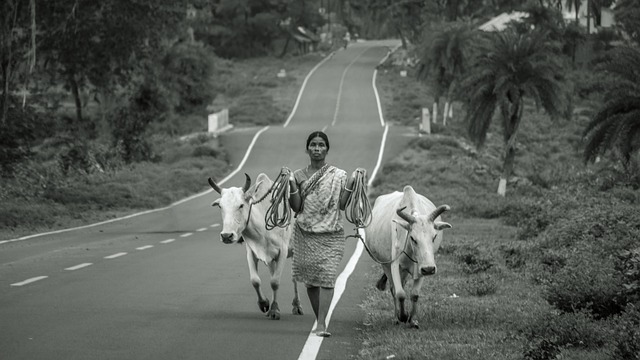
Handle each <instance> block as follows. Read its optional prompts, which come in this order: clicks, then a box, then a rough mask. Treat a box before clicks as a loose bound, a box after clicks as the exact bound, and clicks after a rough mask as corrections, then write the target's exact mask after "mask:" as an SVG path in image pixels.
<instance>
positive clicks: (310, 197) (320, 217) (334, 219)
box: [289, 131, 354, 337]
mask: <svg viewBox="0 0 640 360" xmlns="http://www.w3.org/2000/svg"><path fill="white" fill-rule="evenodd" d="M306 152H307V154H308V155H309V160H310V162H309V165H307V166H306V167H305V168H302V169H298V170H296V171H294V172H292V173H291V175H290V178H289V183H290V197H289V203H290V205H291V209H292V210H293V211H295V213H296V221H295V225H294V233H293V239H292V241H293V249H294V250H293V253H294V255H293V271H292V272H293V277H294V279H295V280H296V281H299V282H302V283H304V284H305V285H306V287H307V294H308V295H309V301H310V302H311V307H312V308H313V312H314V313H315V315H316V321H317V326H316V328H315V329H314V331H313V332H314V333H315V334H316V335H318V336H323V337H328V336H331V334H330V333H329V332H328V331H327V324H326V318H327V312H328V311H329V306H330V305H331V300H332V298H333V289H334V286H335V281H336V273H337V269H338V265H339V264H340V261H341V260H342V256H343V254H344V246H345V238H344V229H343V226H342V214H341V211H342V210H344V208H345V205H346V204H347V201H348V200H349V197H350V196H351V193H352V192H353V186H354V176H351V178H350V179H347V173H346V171H344V170H342V169H339V168H337V167H335V166H332V165H329V164H327V162H326V160H325V158H326V156H327V153H328V152H329V139H328V138H327V135H326V134H325V133H323V132H322V131H315V132H313V133H311V134H310V135H309V137H308V138H307V145H306Z"/></svg>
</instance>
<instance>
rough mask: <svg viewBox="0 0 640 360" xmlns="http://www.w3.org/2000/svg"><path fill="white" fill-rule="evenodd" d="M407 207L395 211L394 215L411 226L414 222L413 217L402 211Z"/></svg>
mask: <svg viewBox="0 0 640 360" xmlns="http://www.w3.org/2000/svg"><path fill="white" fill-rule="evenodd" d="M406 208H407V207H406V206H405V207H403V208H401V209H398V210H396V214H398V216H400V217H401V218H402V219H403V220H404V221H406V222H408V223H409V224H413V223H415V222H416V218H415V217H413V215H409V214H406V213H404V212H403V210H404V209H406Z"/></svg>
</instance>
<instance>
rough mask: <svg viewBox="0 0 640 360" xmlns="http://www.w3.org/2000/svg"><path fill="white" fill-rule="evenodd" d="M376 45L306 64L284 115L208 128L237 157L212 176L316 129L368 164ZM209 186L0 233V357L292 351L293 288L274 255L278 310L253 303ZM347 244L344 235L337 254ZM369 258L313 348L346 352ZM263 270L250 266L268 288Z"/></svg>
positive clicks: (254, 165) (372, 151)
mask: <svg viewBox="0 0 640 360" xmlns="http://www.w3.org/2000/svg"><path fill="white" fill-rule="evenodd" d="M389 46H390V43H388V42H378V43H375V42H372V43H358V44H354V46H350V47H349V48H348V49H347V50H344V51H339V52H337V53H336V54H335V55H333V56H332V57H331V58H330V59H327V61H325V62H324V63H323V64H322V66H320V67H318V68H317V69H316V70H315V72H314V73H313V74H312V75H311V76H310V77H309V80H308V83H307V86H306V88H305V89H304V92H303V94H302V96H301V97H300V102H299V104H298V107H297V110H296V112H295V114H294V116H293V117H292V118H291V121H290V122H289V123H288V124H287V126H271V127H269V128H268V129H266V130H264V131H262V130H263V128H250V129H233V130H231V131H230V132H228V133H225V134H222V135H221V136H220V141H221V143H223V144H224V145H225V148H227V149H228V151H229V153H230V154H229V155H230V160H231V163H232V164H233V167H235V166H240V165H241V164H242V168H241V169H238V170H239V171H238V172H237V173H234V174H233V175H232V176H230V177H229V178H228V179H225V180H226V181H225V182H224V184H222V187H230V186H240V185H241V184H242V183H243V182H244V173H247V174H249V175H250V176H251V177H252V178H253V179H255V177H256V176H257V175H258V174H259V173H261V172H264V173H265V174H267V175H269V176H271V177H274V176H275V175H277V174H278V172H279V170H280V168H281V167H283V166H286V167H289V168H292V169H295V168H300V167H303V166H304V165H306V162H307V160H308V158H307V155H306V154H305V153H304V142H305V140H306V136H307V135H308V134H309V133H310V132H311V131H313V130H317V129H326V132H327V134H328V135H329V138H330V141H331V150H330V152H329V156H328V158H327V159H328V161H329V162H330V163H333V164H334V165H336V166H338V167H340V168H343V169H345V170H347V171H348V172H349V173H350V172H351V171H353V170H355V169H356V168H358V167H363V168H365V169H367V171H368V172H369V174H370V175H372V173H373V172H374V170H375V166H376V164H377V163H378V157H379V155H380V153H381V152H380V144H381V143H382V140H383V135H384V134H385V127H384V126H382V125H383V124H382V123H381V119H380V115H379V113H378V105H377V103H376V98H375V93H374V90H373V84H372V78H373V73H374V69H375V66H376V65H377V64H378V62H379V61H380V60H381V59H382V58H383V57H384V56H385V55H386V53H387V51H388V48H389ZM256 116H259V114H256ZM231 122H233V119H231ZM259 131H262V132H261V133H260V136H258V137H257V138H256V134H257V133H258V132H259ZM412 131H413V130H412V129H406V128H400V127H393V126H391V127H390V128H389V130H388V132H387V136H386V143H385V147H384V151H383V154H384V157H383V160H387V159H390V158H392V157H393V156H395V155H396V154H397V153H399V152H400V151H401V150H402V149H403V147H404V146H406V143H407V142H408V141H409V140H410V139H411V138H412V137H413V136H414V135H415V134H413V133H412ZM254 139H255V142H254ZM251 144H253V147H251V152H250V154H249V156H247V157H246V161H245V162H244V163H243V160H245V155H246V154H247V150H248V148H249V146H250V145H251ZM202 180H203V183H206V179H202ZM216 180H218V181H220V180H223V179H216ZM216 198H217V194H216V193H213V192H207V193H203V194H201V196H197V197H194V198H192V199H190V200H188V201H184V202H182V203H180V204H177V205H175V206H171V207H168V208H165V209H158V210H157V211H151V212H148V213H146V214H141V215H137V216H133V217H130V218H127V219H124V220H120V221H114V222H110V223H105V224H102V225H97V226H90V227H86V228H82V229H75V230H70V231H66V232H60V233H56V234H50V235H45V236H38V237H33V238H30V239H27V240H24V241H16V242H10V243H4V244H0V324H2V325H0V359H3V360H9V359H256V358H257V359H297V358H299V356H300V354H301V352H302V350H303V347H304V346H305V342H306V340H307V338H308V336H309V331H310V330H311V327H312V325H313V321H314V317H313V312H312V311H311V307H310V305H309V302H308V300H307V297H306V293H305V290H304V287H303V286H299V288H300V291H301V293H300V297H301V300H302V306H303V309H304V311H305V314H304V315H302V316H296V315H292V314H291V313H290V310H291V306H290V302H291V299H292V295H293V285H292V282H291V271H290V265H288V266H287V268H286V269H285V272H284V274H283V276H282V280H281V288H280V295H279V298H280V308H281V311H282V318H281V320H279V321H272V320H268V319H267V318H266V317H265V316H264V315H263V314H261V313H260V311H259V310H258V306H257V304H256V296H255V292H254V290H253V288H252V286H251V284H250V282H249V278H248V270H247V264H246V255H245V249H244V246H242V245H225V244H223V243H221V242H220V241H219V239H218V234H219V231H220V227H219V224H220V214H219V211H218V210H217V209H214V208H212V207H211V206H210V204H211V202H212V201H213V200H215V199H216ZM345 229H346V231H347V233H349V232H350V231H351V229H353V226H352V225H350V224H347V225H346V226H345ZM355 246H356V240H355V239H353V238H351V239H349V240H348V244H347V251H346V253H345V257H344V259H343V264H342V265H343V266H344V265H345V264H346V263H347V261H349V259H350V257H351V254H352V252H353V250H354V248H355ZM289 264H290V261H289ZM373 266H374V264H373V263H372V262H371V260H370V259H368V256H367V254H366V253H363V255H362V256H361V258H360V260H359V262H358V264H357V266H356V268H355V271H354V273H353V274H352V275H351V277H350V278H349V279H348V282H347V285H346V290H345V292H344V294H343V295H342V297H341V298H340V301H339V302H338V304H337V306H336V308H335V310H334V313H333V316H332V319H331V323H330V326H329V330H330V331H331V332H332V333H333V336H332V337H330V338H327V339H324V340H323V342H322V345H321V347H320V351H319V353H318V355H317V359H343V358H344V359H347V358H349V357H351V355H354V354H357V352H358V350H359V349H360V346H361V344H360V343H359V340H358V328H359V327H360V326H361V322H362V318H363V314H362V310H361V308H360V307H359V305H360V304H361V302H362V300H363V296H364V291H365V289H366V288H367V287H369V286H372V285H373V284H367V283H366V282H365V279H366V273H367V271H370V270H371V268H372V267H373ZM267 273H268V271H267V270H266V268H265V266H263V265H261V266H260V275H261V277H262V279H263V287H265V289H264V291H265V292H266V293H267V294H268V295H269V297H271V291H270V289H269V286H268V283H269V281H268V275H267ZM27 281H32V282H29V283H26V282H27Z"/></svg>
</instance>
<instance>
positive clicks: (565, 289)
mask: <svg viewBox="0 0 640 360" xmlns="http://www.w3.org/2000/svg"><path fill="white" fill-rule="evenodd" d="M621 290H622V282H621V278H620V276H617V274H616V270H615V267H614V261H613V259H612V258H611V257H607V256H603V253H602V252H599V251H596V249H595V248H593V247H592V248H588V249H585V248H583V249H580V250H575V251H573V252H572V254H571V256H569V257H568V258H567V264H566V265H565V266H564V267H563V268H561V269H560V270H559V271H558V272H557V273H556V274H555V275H554V276H553V278H552V279H551V282H550V283H549V284H548V285H547V287H546V289H545V292H544V298H545V300H547V301H548V302H549V304H551V305H553V306H555V307H556V308H557V309H559V310H561V311H563V312H575V311H579V310H586V311H590V312H592V313H593V314H594V316H596V317H597V318H603V317H607V316H610V315H614V314H617V313H619V312H620V311H621V310H622V309H623V307H624V305H625V303H626V302H625V300H624V299H623V298H622V296H621Z"/></svg>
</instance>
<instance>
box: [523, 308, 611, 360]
mask: <svg viewBox="0 0 640 360" xmlns="http://www.w3.org/2000/svg"><path fill="white" fill-rule="evenodd" d="M523 334H524V336H525V338H526V339H527V340H528V343H527V349H526V350H525V353H524V358H525V359H557V358H558V355H559V354H560V352H561V350H562V348H564V347H575V348H584V349H596V348H599V347H602V346H604V345H606V344H607V343H609V342H610V341H611V340H612V336H613V333H612V331H611V330H610V325H609V324H608V323H602V322H598V321H594V319H593V317H592V316H591V315H590V314H589V313H587V312H584V311H581V312H576V313H561V314H554V313H548V314H545V315H543V316H540V317H538V318H536V319H535V320H534V322H533V323H531V324H526V325H525V326H524V327H523Z"/></svg>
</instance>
